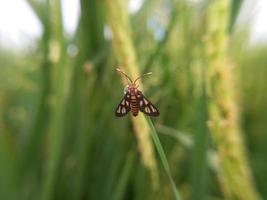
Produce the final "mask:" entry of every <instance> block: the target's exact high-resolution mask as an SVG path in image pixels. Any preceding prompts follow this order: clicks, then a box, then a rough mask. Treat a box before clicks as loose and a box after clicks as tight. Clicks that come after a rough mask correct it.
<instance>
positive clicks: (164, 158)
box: [146, 117, 181, 200]
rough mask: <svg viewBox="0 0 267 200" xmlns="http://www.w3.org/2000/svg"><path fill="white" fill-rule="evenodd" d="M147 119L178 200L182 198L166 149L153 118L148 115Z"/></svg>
mask: <svg viewBox="0 0 267 200" xmlns="http://www.w3.org/2000/svg"><path fill="white" fill-rule="evenodd" d="M146 120H147V122H148V124H149V127H150V129H151V136H152V139H153V141H154V144H155V147H156V149H157V151H158V153H159V157H160V160H161V162H162V165H163V168H164V170H165V171H166V173H167V176H168V178H169V180H170V183H171V186H172V190H173V193H174V196H175V199H176V200H181V196H180V193H179V191H178V189H177V188H176V185H175V183H174V180H173V178H172V176H171V170H170V166H169V164H168V160H167V157H166V155H165V153H164V150H163V148H162V145H161V142H160V140H159V137H158V135H157V132H156V129H155V127H154V125H153V123H152V121H151V119H150V118H149V117H146Z"/></svg>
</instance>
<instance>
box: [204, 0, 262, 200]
mask: <svg viewBox="0 0 267 200" xmlns="http://www.w3.org/2000/svg"><path fill="white" fill-rule="evenodd" d="M229 10H230V1H229V0H217V1H212V2H211V3H210V5H209V6H208V7H207V12H206V16H205V23H204V36H203V38H202V39H203V43H204V45H203V59H204V64H205V66H206V93H207V98H208V109H209V121H208V125H209V129H210V131H211V134H212V136H213V139H214V142H215V143H216V146H217V150H218V156H219V161H220V180H221V185H222V187H223V190H224V193H225V196H226V198H227V199H250V200H256V199H259V195H258V193H257V191H256V189H255V185H254V183H253V179H252V175H251V171H250V168H249V164H248V160H247V158H246V151H245V146H244V142H243V138H242V135H241V134H242V133H241V130H240V127H239V124H238V122H239V119H238V118H239V116H238V111H239V109H238V106H237V99H236V96H235V95H236V93H237V90H236V83H235V77H234V68H233V67H232V66H231V65H232V64H230V62H229V60H228V59H227V54H226V48H227V36H228V35H227V34H228V27H229V26H228V23H229V15H230V13H229Z"/></svg>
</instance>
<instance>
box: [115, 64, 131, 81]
mask: <svg viewBox="0 0 267 200" xmlns="http://www.w3.org/2000/svg"><path fill="white" fill-rule="evenodd" d="M116 70H117V71H118V72H120V73H121V74H122V75H124V76H125V77H126V78H127V80H128V82H129V81H130V82H129V83H132V82H133V81H132V79H131V78H130V77H129V76H128V75H127V74H125V73H124V72H123V71H121V70H120V68H117V69H116Z"/></svg>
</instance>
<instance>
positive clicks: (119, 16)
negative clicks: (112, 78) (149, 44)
mask: <svg viewBox="0 0 267 200" xmlns="http://www.w3.org/2000/svg"><path fill="white" fill-rule="evenodd" d="M126 3H127V1H125V0H106V1H105V4H106V10H107V20H108V23H109V26H110V28H111V30H112V39H113V47H114V50H115V53H116V56H117V59H118V61H119V63H120V65H122V69H123V70H125V71H126V72H127V74H129V75H130V76H131V77H138V75H139V74H140V73H139V69H140V68H139V66H138V64H137V60H136V52H135V50H134V46H133V41H132V38H131V31H130V26H129V17H128V12H127V5H126ZM114 70H115V68H114ZM139 87H140V88H141V89H142V84H141V83H140V84H139ZM132 122H133V126H134V131H135V134H136V137H137V141H138V147H139V151H140V153H141V155H142V160H143V163H144V165H145V166H146V167H147V168H148V169H149V170H150V172H151V176H152V183H153V184H154V187H157V185H158V171H157V164H156V159H155V155H154V150H153V145H152V142H151V140H150V137H149V127H148V124H147V122H146V120H145V118H144V116H143V115H138V117H136V118H132Z"/></svg>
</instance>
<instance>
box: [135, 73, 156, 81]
mask: <svg viewBox="0 0 267 200" xmlns="http://www.w3.org/2000/svg"><path fill="white" fill-rule="evenodd" d="M151 74H152V72H148V73H146V74H143V75H141V76H139V77H138V78H137V79H135V80H134V83H136V81H137V80H138V79H140V78H143V77H144V76H148V75H151Z"/></svg>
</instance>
